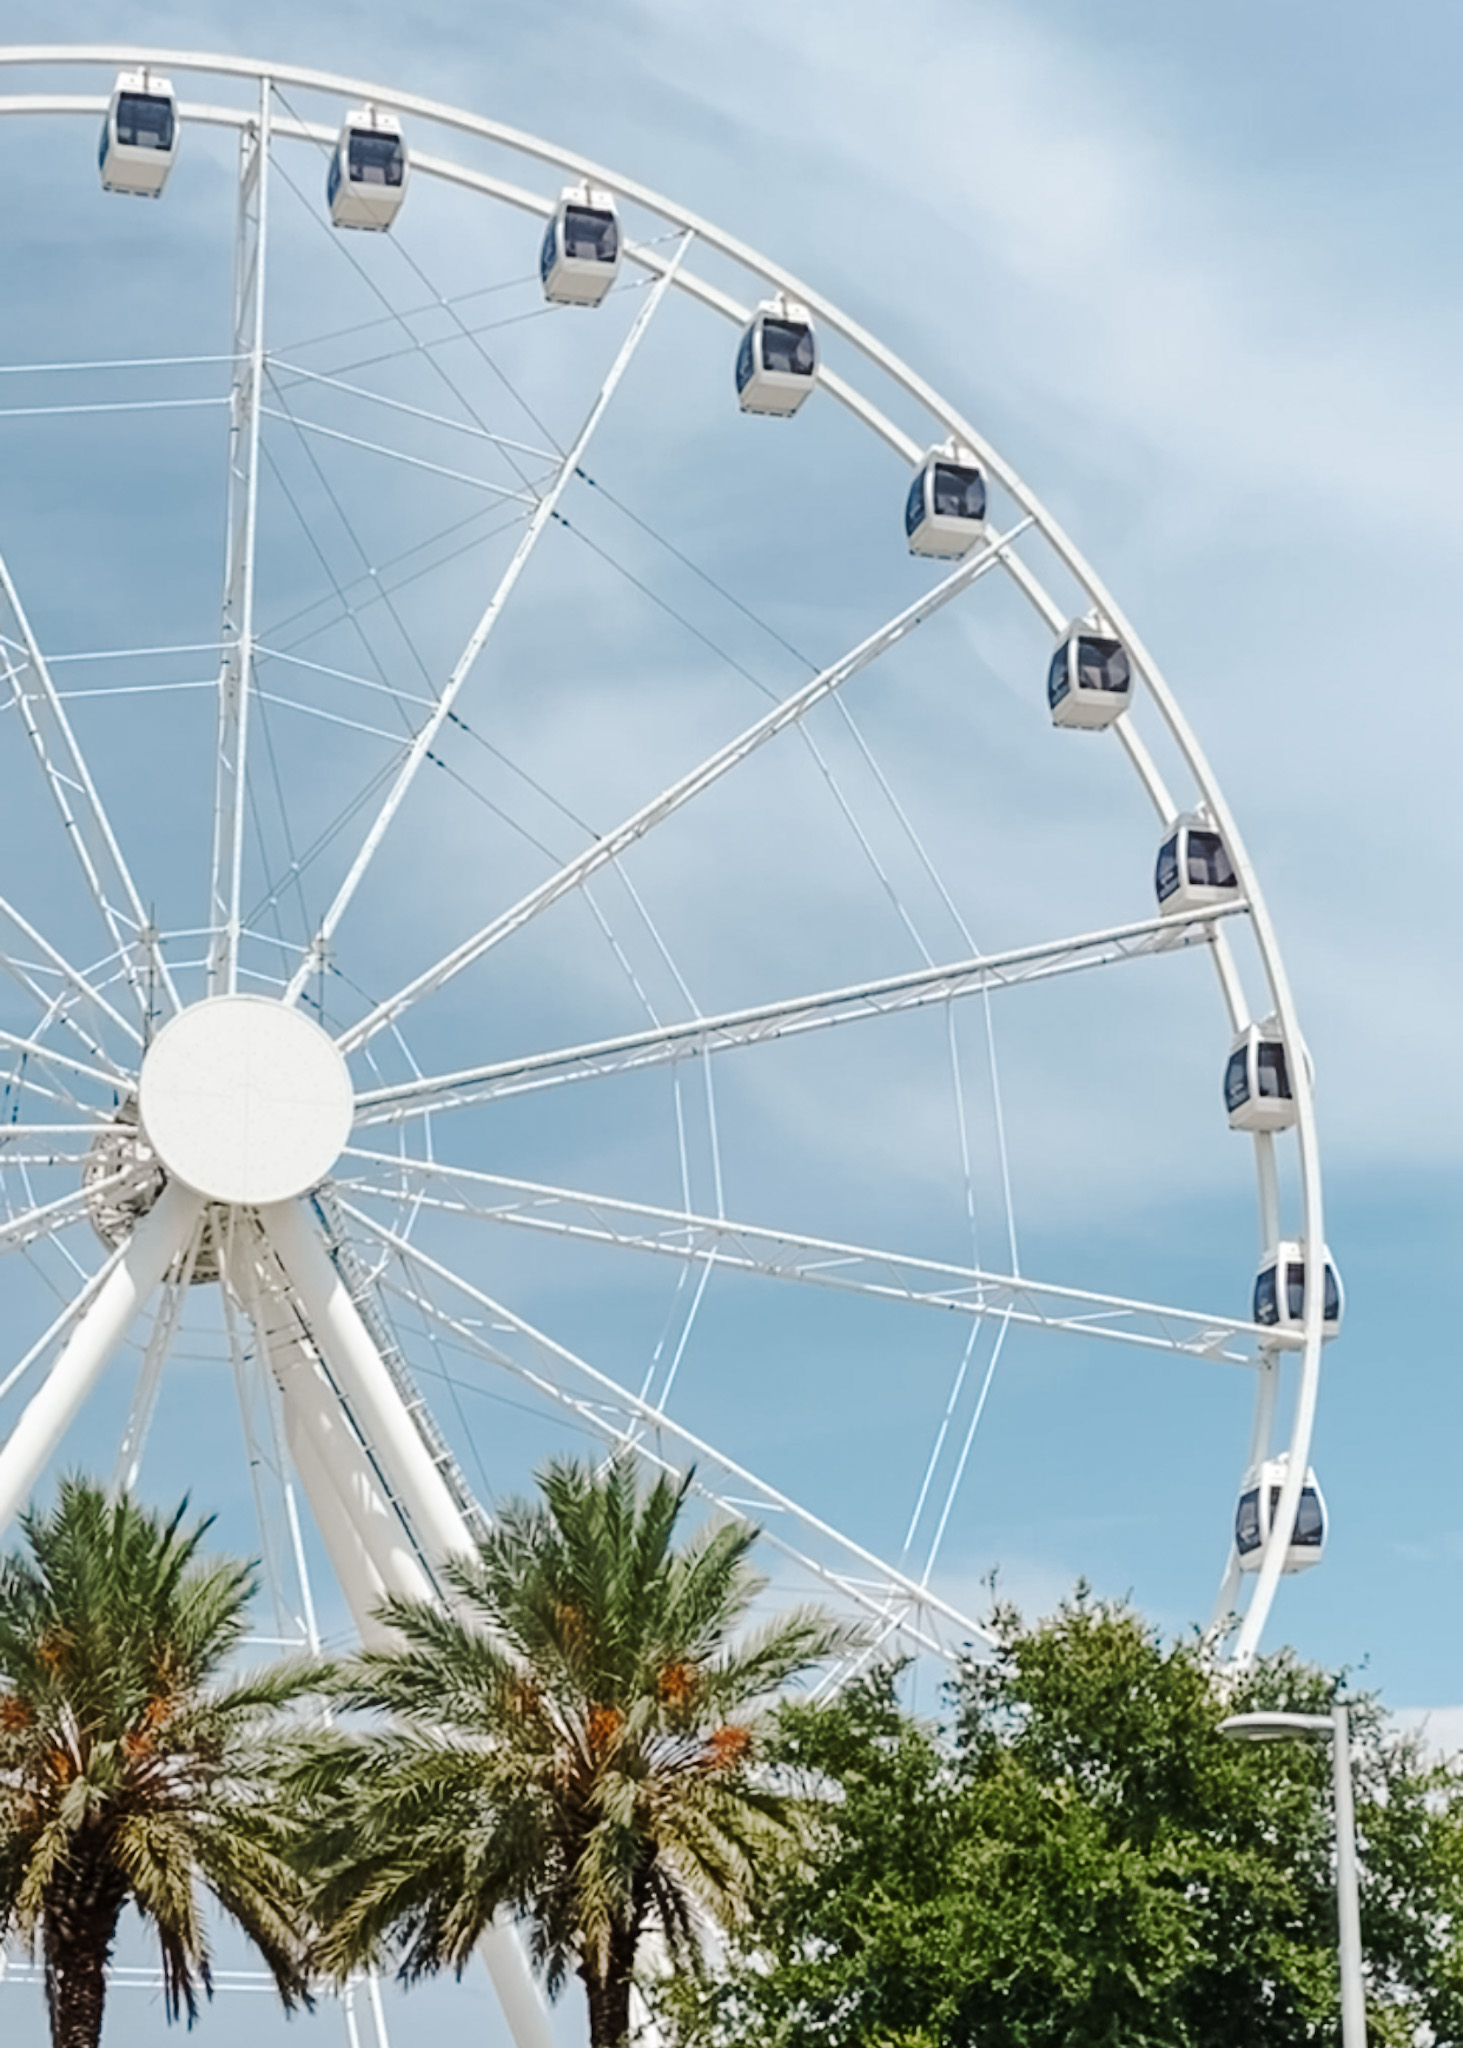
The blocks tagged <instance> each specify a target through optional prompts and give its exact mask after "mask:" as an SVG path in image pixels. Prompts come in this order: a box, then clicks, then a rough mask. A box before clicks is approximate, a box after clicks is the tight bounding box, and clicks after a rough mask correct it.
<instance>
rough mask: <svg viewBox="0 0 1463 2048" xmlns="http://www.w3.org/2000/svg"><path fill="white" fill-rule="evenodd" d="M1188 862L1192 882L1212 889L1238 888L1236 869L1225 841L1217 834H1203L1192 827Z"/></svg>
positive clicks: (1195, 827) (1190, 828)
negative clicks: (1230, 862)
mask: <svg viewBox="0 0 1463 2048" xmlns="http://www.w3.org/2000/svg"><path fill="white" fill-rule="evenodd" d="M1187 862H1188V870H1189V880H1190V881H1191V882H1199V883H1202V884H1203V885H1204V886H1205V887H1207V888H1210V889H1233V888H1234V887H1235V886H1236V883H1235V874H1234V869H1233V868H1232V867H1231V866H1230V864H1229V855H1228V854H1227V853H1226V852H1225V850H1224V841H1223V840H1222V839H1221V838H1220V836H1219V834H1218V833H1217V832H1203V831H1201V830H1200V829H1199V828H1198V827H1197V826H1194V825H1191V826H1190V827H1189V845H1188V854H1187Z"/></svg>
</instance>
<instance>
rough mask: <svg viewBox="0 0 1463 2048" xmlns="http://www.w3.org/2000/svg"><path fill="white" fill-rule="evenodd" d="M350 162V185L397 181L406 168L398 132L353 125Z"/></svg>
mask: <svg viewBox="0 0 1463 2048" xmlns="http://www.w3.org/2000/svg"><path fill="white" fill-rule="evenodd" d="M349 163H350V179H351V183H352V184H353V185H399V184H400V183H401V180H402V177H403V175H404V173H405V170H406V151H405V150H404V149H403V148H402V146H401V137H400V136H399V135H379V134H378V133H377V132H376V130H375V129H374V128H352V130H351V139H350V157H349Z"/></svg>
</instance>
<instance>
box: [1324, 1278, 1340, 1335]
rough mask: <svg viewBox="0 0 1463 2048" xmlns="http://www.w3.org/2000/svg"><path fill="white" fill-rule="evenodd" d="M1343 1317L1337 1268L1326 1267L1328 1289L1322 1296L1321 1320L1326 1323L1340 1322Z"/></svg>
mask: <svg viewBox="0 0 1463 2048" xmlns="http://www.w3.org/2000/svg"><path fill="white" fill-rule="evenodd" d="M1340 1318H1341V1289H1340V1288H1339V1287H1338V1286H1337V1284H1336V1268H1335V1267H1334V1266H1327V1268H1326V1289H1325V1292H1324V1294H1323V1295H1322V1296H1321V1320H1322V1322H1324V1323H1335V1322H1339V1321H1340Z"/></svg>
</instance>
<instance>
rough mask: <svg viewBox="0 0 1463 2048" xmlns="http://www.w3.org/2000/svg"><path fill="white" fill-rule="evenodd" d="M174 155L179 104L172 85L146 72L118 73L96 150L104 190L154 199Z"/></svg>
mask: <svg viewBox="0 0 1463 2048" xmlns="http://www.w3.org/2000/svg"><path fill="white" fill-rule="evenodd" d="M177 154H178V101H177V97H176V95H175V94H174V92H173V87H172V82H171V80H169V79H166V78H159V77H158V76H157V74H156V73H155V72H151V71H122V72H119V73H118V76H117V83H116V84H115V85H114V86H113V88H112V97H111V99H110V100H109V101H108V102H107V116H106V119H105V120H104V121H103V122H102V135H101V141H100V143H99V144H98V146H97V163H98V165H99V166H100V169H101V174H102V189H103V191H106V192H130V193H133V194H134V195H135V196H136V197H137V198H139V199H158V198H160V197H161V196H162V189H163V187H164V185H166V184H167V182H168V172H169V171H170V170H171V169H172V168H173V160H174V158H175V157H176V156H177Z"/></svg>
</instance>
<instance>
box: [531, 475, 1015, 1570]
mask: <svg viewBox="0 0 1463 2048" xmlns="http://www.w3.org/2000/svg"><path fill="white" fill-rule="evenodd" d="M579 474H580V476H581V477H582V478H583V480H584V481H585V482H586V483H587V484H589V485H590V486H591V488H593V489H596V490H598V491H599V492H600V493H601V495H602V496H604V497H606V498H607V499H608V500H609V502H610V503H611V504H612V505H614V506H615V508H616V509H617V510H619V511H621V512H623V513H624V515H625V516H626V517H628V518H630V519H631V520H632V522H633V523H634V524H635V525H636V526H638V527H639V528H640V529H641V530H642V531H643V532H644V533H646V534H647V535H648V536H649V537H650V538H651V539H652V540H654V541H656V542H657V543H658V544H659V545H661V546H662V547H664V548H665V549H666V551H667V552H668V553H670V554H671V555H672V556H674V558H675V559H676V560H677V561H679V562H681V563H682V564H683V565H684V566H685V567H686V568H687V569H688V570H690V571H691V573H692V574H694V575H695V576H697V577H698V578H699V579H700V580H701V581H702V582H703V583H705V584H706V585H707V587H708V588H710V589H711V590H713V591H714V592H715V593H716V594H717V595H718V596H719V597H721V598H723V599H724V601H725V602H727V603H728V604H730V605H731V606H733V607H734V608H735V609H736V610H737V611H739V612H740V613H741V614H742V615H743V616H744V617H746V618H747V619H748V620H749V621H750V622H751V623H752V624H754V625H756V626H757V627H758V628H759V629H760V630H761V631H763V632H764V633H766V634H768V636H769V637H770V638H772V639H773V640H775V641H776V642H777V644H778V645H779V646H781V647H782V648H784V649H785V650H786V651H787V652H788V653H789V654H791V655H792V656H793V657H794V658H795V659H796V660H798V661H799V662H800V663H802V664H803V665H805V666H806V667H808V668H809V669H810V670H811V671H812V672H813V673H816V672H817V664H816V663H815V662H813V661H812V659H811V657H810V656H808V655H807V654H805V653H804V652H803V651H802V649H800V648H798V647H796V646H795V645H794V644H793V642H792V641H790V640H788V639H787V638H786V636H785V635H784V634H782V633H780V632H778V631H777V629H776V628H775V627H773V626H771V625H770V624H769V623H768V622H767V621H766V620H764V619H762V618H761V617H760V616H759V615H758V613H756V612H755V611H754V610H753V609H752V608H751V607H750V606H748V605H747V604H745V603H744V602H743V601H742V600H741V599H739V598H737V597H736V596H735V595H734V594H733V593H732V592H730V591H728V590H727V589H726V588H725V586H724V585H722V584H720V583H719V582H718V581H717V580H716V579H715V578H714V577H712V576H711V575H710V574H709V573H708V572H707V571H705V570H704V569H703V568H702V567H701V566H700V564H698V563H696V562H695V561H693V559H692V558H691V557H690V556H688V555H687V554H685V552H684V551H683V550H682V549H680V548H678V547H676V546H675V545H674V543H672V542H670V541H667V540H665V539H664V538H663V537H662V536H661V535H660V534H659V533H658V531H657V530H656V528H655V527H654V526H653V525H652V524H651V523H650V522H649V521H648V520H645V519H642V518H641V517H640V515H639V514H638V513H634V512H631V511H630V509H629V508H628V507H627V506H624V505H623V504H622V503H621V501H620V500H619V499H618V498H616V497H615V495H614V494H613V493H611V492H609V491H607V490H605V488H604V487H603V486H602V485H600V484H599V483H598V482H597V480H596V479H595V478H594V477H592V476H590V475H589V474H588V472H586V471H585V470H583V469H582V468H581V469H580V471H579ZM564 523H565V524H566V525H567V524H568V522H567V521H566V522H564ZM571 530H573V531H575V532H577V533H578V534H579V537H580V538H581V539H582V540H585V541H586V542H587V544H588V545H590V546H591V547H592V548H594V550H595V552H596V553H598V554H600V555H601V556H602V558H603V559H604V560H605V561H606V562H607V563H608V564H609V566H610V567H612V568H616V569H621V570H622V565H620V564H619V563H618V562H617V561H616V560H615V559H614V557H613V556H611V555H610V554H609V552H608V550H605V549H603V548H601V547H599V546H598V545H597V544H596V543H594V542H593V541H590V540H589V537H588V536H587V535H585V534H584V533H583V531H582V529H578V528H574V529H571ZM622 573H624V574H625V575H626V576H627V577H628V578H629V580H630V581H631V582H633V583H635V585H636V587H637V588H640V589H642V590H645V592H646V594H647V595H648V596H651V597H652V599H653V600H654V601H655V602H657V603H658V604H660V606H661V608H662V609H663V610H665V611H666V612H667V613H668V614H669V615H670V616H671V617H673V618H676V619H678V620H679V621H680V622H681V623H683V624H686V625H687V627H688V630H690V631H691V632H693V633H694V634H695V635H696V637H697V638H698V639H699V640H701V641H702V642H703V643H704V644H706V645H707V646H708V647H711V648H712V650H713V651H714V652H716V653H718V654H721V655H722V657H723V658H724V659H726V660H728V662H729V665H730V666H732V667H733V668H734V669H735V670H736V671H737V672H738V673H739V674H741V675H743V676H744V677H746V679H747V680H748V681H750V682H752V683H753V685H754V687H756V688H757V689H759V690H760V691H761V692H762V693H763V694H764V695H771V694H772V693H771V692H770V691H769V690H768V688H767V686H766V685H765V684H764V683H762V682H761V681H760V679H759V678H757V677H755V676H754V675H753V674H752V673H751V671H749V670H748V669H747V668H746V667H745V666H744V665H743V664H742V663H740V662H738V661H735V660H734V659H732V658H731V657H729V656H726V654H725V651H724V650H722V649H721V648H719V647H718V646H717V645H716V643H715V642H714V641H712V640H711V639H710V637H709V636H708V635H706V634H704V633H703V632H701V631H700V629H699V628H697V627H695V626H693V625H691V624H690V622H689V621H685V620H683V619H681V615H680V614H678V613H677V612H676V611H675V609H674V607H672V606H670V605H669V604H667V603H665V601H664V600H663V599H660V598H659V596H658V594H657V593H654V592H651V591H649V589H648V588H647V586H645V585H644V584H643V583H642V582H641V581H640V579H638V578H636V577H634V576H633V575H631V574H630V572H628V571H624V570H622ZM837 708H838V711H839V713H840V715H841V717H842V719H843V721H844V724H845V726H846V727H847V729H848V731H849V732H850V734H851V735H852V737H853V739H854V742H855V744H856V746H857V747H858V750H859V752H860V754H861V756H862V757H863V759H864V761H865V763H866V764H867V766H868V768H869V770H870V772H871V773H872V774H873V775H874V777H875V779H876V781H877V783H878V786H879V788H880V790H881V792H882V794H883V795H884V797H885V800H886V801H887V803H888V804H889V806H890V809H891V811H892V812H893V814H894V817H895V819H896V820H897V822H898V824H899V825H900V827H901V829H902V830H903V832H904V835H905V837H906V838H907V840H908V842H909V844H910V846H911V847H912V849H913V850H914V853H915V856H916V859H917V860H918V862H919V864H920V866H921V867H922V869H923V870H924V872H925V874H926V876H927V877H928V879H929V880H930V882H931V883H932V885H933V886H934V888H935V889H936V891H937V893H938V895H939V897H940V900H941V902H942V903H943V904H944V906H945V908H946V910H947V912H948V913H949V915H950V916H951V918H952V919H953V921H954V923H955V925H956V928H957V929H958V931H959V932H960V935H961V938H962V940H963V941H964V943H965V945H966V948H967V950H968V951H969V952H970V953H971V954H974V953H975V952H976V951H977V950H978V948H977V947H976V944H975V941H974V938H973V936H972V935H971V933H970V931H969V928H968V927H967V925H966V924H965V920H964V918H963V917H962V916H961V914H960V911H959V909H958V907H957V905H956V904H955V902H954V899H953V898H952V896H951V894H950V891H949V889H948V887H947V886H946V884H945V882H944V879H943V877H942V876H941V875H940V874H939V872H938V870H937V869H936V867H935V865H934V862H933V861H932V859H931V858H930V855H929V852H928V850H927V849H926V847H925V846H924V843H923V841H922V840H921V838H920V836H919V834H918V833H917V831H916V830H915V828H914V825H913V822H912V821H911V820H910V818H909V816H908V814H907V813H906V811H905V810H904V807H903V805H902V804H901V803H900V802H899V800H898V798H897V796H896V794H895V792H894V790H893V788H892V786H891V784H890V783H889V780H888V778H887V776H886V775H885V773H884V771H883V769H882V767H881V766H880V765H879V763H878V762H877V761H876V760H875V759H874V756H873V754H872V751H871V750H870V748H869V746H868V743H867V741H866V739H865V738H864V735H863V733H862V731H861V730H860V728H859V726H858V724H857V722H856V720H855V719H854V716H853V713H852V712H851V711H850V710H849V708H848V706H847V705H846V704H845V703H844V702H843V700H842V698H841V697H840V698H838V699H837ZM799 731H800V732H801V733H802V735H803V738H804V741H805V743H806V744H807V745H808V746H809V748H810V751H811V752H812V754H813V758H814V759H815V760H816V761H817V762H818V765H819V767H820V770H821V771H822V773H823V775H824V777H825V780H826V781H827V782H828V784H829V787H830V790H831V791H832V792H833V794H834V796H835V800H836V801H837V802H838V804H839V808H840V809H841V810H842V811H843V813H844V816H845V818H846V820H847V822H848V823H849V825H850V827H851V829H852V830H853V831H854V833H855V836H856V837H857V838H858V840H859V843H860V845H861V846H862V848H863V850H864V852H865V854H866V856H867V858H868V859H869V861H870V863H871V865H872V866H873V868H874V872H875V874H876V875H877V876H878V878H879V881H880V883H881V885H882V886H883V888H884V889H885V892H886V894H887V895H888V896H889V898H890V900H891V902H892V903H893V904H894V906H895V908H896V911H897V913H898V914H899V916H900V918H901V921H902V922H903V923H904V925H905V927H906V929H907V930H908V931H909V934H910V936H911V938H912V939H913V940H914V942H915V944H916V946H917V947H918V948H919V950H920V952H921V953H922V954H923V956H924V958H925V960H926V961H927V962H928V961H929V960H930V959H931V957H932V956H931V955H930V954H929V952H928V949H927V948H926V946H925V945H924V942H923V940H922V939H921V937H920V935H919V933H918V931H917V930H916V928H915V926H914V923H913V920H912V918H911V917H910V916H909V914H908V912H907V910H906V909H905V907H904V905H903V903H902V902H901V900H900V899H899V897H898V894H897V892H896V891H895V890H894V888H893V885H892V883H891V881H890V880H889V878H888V876H887V874H886V873H885V871H884V869H883V867H882V864H881V863H880V862H879V861H878V859H877V856H876V855H875V853H874V850H873V848H872V845H871V844H870V842H869V840H868V838H867V835H866V834H865V832H864V831H863V828H862V826H861V825H860V824H859V822H858V821H857V819H856V818H855V817H854V816H853V814H852V810H851V808H850V806H849V805H848V804H847V803H846V801H845V800H844V798H843V796H842V792H841V790H840V789H839V787H838V785H837V781H836V778H835V777H834V776H833V774H832V772H831V769H830V768H829V766H828V764H827V763H826V761H825V760H824V758H823V756H822V754H821V750H820V749H819V748H818V747H817V745H816V742H815V741H814V740H813V738H812V735H811V734H810V733H808V732H807V731H806V730H805V729H804V727H803V725H802V723H801V722H800V723H799ZM984 1008H985V1026H986V1041H987V1057H988V1063H989V1068H990V1078H991V1089H992V1110H993V1119H994V1123H995V1134H996V1150H997V1158H998V1163H999V1169H1000V1174H1001V1182H1002V1192H1003V1197H1004V1200H1003V1206H1004V1209H1005V1214H1006V1225H1007V1235H1008V1239H1009V1242H1010V1250H1011V1258H1012V1271H1013V1272H1016V1271H1019V1270H1020V1269H1019V1263H1018V1259H1017V1248H1016V1224H1015V1209H1014V1204H1013V1202H1012V1199H1011V1179H1010V1160H1009V1153H1008V1150H1007V1145H1006V1133H1005V1116H1004V1109H1003V1105H1002V1101H1001V1090H1000V1075H999V1067H998V1063H997V1058H996V1051H995V1024H994V1018H993V1015H992V1012H991V1005H990V996H989V991H987V992H986V993H985V1003H984ZM949 1056H950V1065H951V1079H952V1084H953V1087H954V1090H955V1095H956V1105H957V1122H958V1127H959V1137H960V1147H961V1164H962V1177H963V1182H964V1195H965V1206H966V1217H967V1227H968V1229H969V1232H970V1236H971V1243H972V1257H973V1263H974V1264H975V1265H976V1266H977V1267H978V1266H979V1264H980V1238H979V1222H978V1216H977V1212H976V1205H975V1188H974V1177H973V1172H972V1165H971V1156H970V1142H969V1123H968V1116H967V1113H966V1109H965V1099H964V1085H963V1081H962V1077H961V1065H960V1055H959V1044H958V1039H957V1037H956V1034H955V1028H954V1014H953V1011H952V1012H951V1013H950V1017H949ZM1004 1335H1005V1332H1004V1327H1003V1329H1002V1331H1001V1334H1000V1335H999V1336H998V1337H997V1338H996V1340H995V1342H994V1344H993V1347H992V1354H991V1359H990V1361H989V1364H988V1367H987V1373H986V1379H985V1383H984V1386H983V1388H982V1391H981V1394H980V1396H979V1398H978V1400H977V1404H976V1408H975V1411H974V1415H973V1417H972V1425H971V1430H970V1433H969V1435H968V1437H967V1440H966V1442H965V1444H964V1446H963V1448H962V1451H961V1455H960V1458H959V1459H958V1461H957V1464H956V1468H955V1473H954V1476H953V1478H952V1482H951V1487H950V1489H949V1491H948V1492H947V1495H946V1499H945V1503H944V1506H943V1508H942V1511H941V1514H940V1518H939V1522H938V1526H937V1531H936V1536H935V1539H934V1543H933V1546H932V1550H931V1554H930V1556H929V1558H928V1560H927V1563H926V1567H925V1571H926V1578H928V1575H929V1573H930V1571H931V1570H932V1569H933V1566H934V1562H935V1559H936V1557H937V1556H938V1551H939V1547H940V1543H941V1541H942V1540H943V1536H944V1532H945V1529H946V1527H947V1525H948V1522H949V1518H950V1512H951V1510H952V1508H953V1505H954V1499H955V1494H956V1492H957V1491H958V1488H959V1484H960V1481H961V1479H962V1478H963V1475H964V1472H965V1469H966V1465H967V1463H968V1461H969V1456H970V1450H971V1447H972V1444H973V1440H974V1432H975V1428H976V1427H977V1426H978V1424H979V1422H980V1419H981V1417H982V1416H983V1414H984V1411H985V1406H986V1399H987V1396H988V1394H989V1391H990V1384H991V1379H992V1377H993V1375H994V1371H995V1367H996V1364H997V1362H998V1361H999V1358H1000V1354H1001V1350H1002V1348H1003V1346H1004ZM977 1336H978V1330H977V1329H974V1328H973V1329H972V1330H971V1331H970V1333H969V1335H968V1336H967V1339H966V1343H965V1345H964V1348H963V1351H962V1355H961V1358H960V1360H959V1362H958V1364H957V1367H956V1371H955V1376H954V1380H953V1383H952V1386H951V1389H950V1393H949V1396H948V1397H947V1401H946V1406H945V1412H944V1415H943V1416H942V1418H941V1421H940V1423H939V1425H938V1428H937V1431H936V1436H935V1441H934V1444H933V1446H932V1448H931V1451H930V1455H929V1459H928V1461H927V1464H926V1468H925V1473H924V1476H923V1478H922V1481H921V1484H920V1487H919V1489H918V1494H917V1497H916V1504H915V1509H914V1512H913V1515H912V1517H911V1522H910V1527H909V1530H908V1533H907V1535H906V1538H905V1545H904V1548H905V1552H906V1553H907V1552H908V1550H909V1549H910V1547H911V1546H912V1544H913V1541H914V1537H915V1534H916V1532H917V1529H918V1525H919V1522H920V1519H921V1517H922V1514H923V1510H924V1506H925V1503H926V1501H927V1499H928V1496H929V1490H930V1487H931V1485H932V1483H933V1480H934V1475H935V1471H936V1470H937V1468H938V1463H939V1459H940V1457H941V1455H942V1453H943V1450H944V1447H945V1443H946V1441H947V1438H948V1433H949V1429H950V1426H951V1422H952V1420H953V1416H954V1413H955V1411H956V1409H957V1407H958V1403H959V1399H960V1395H961V1393H962V1391H963V1389H964V1385H965V1380H966V1375H967V1373H968V1370H969V1366H970V1361H971V1357H972V1355H973V1351H974V1346H975V1343H976V1340H977Z"/></svg>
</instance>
